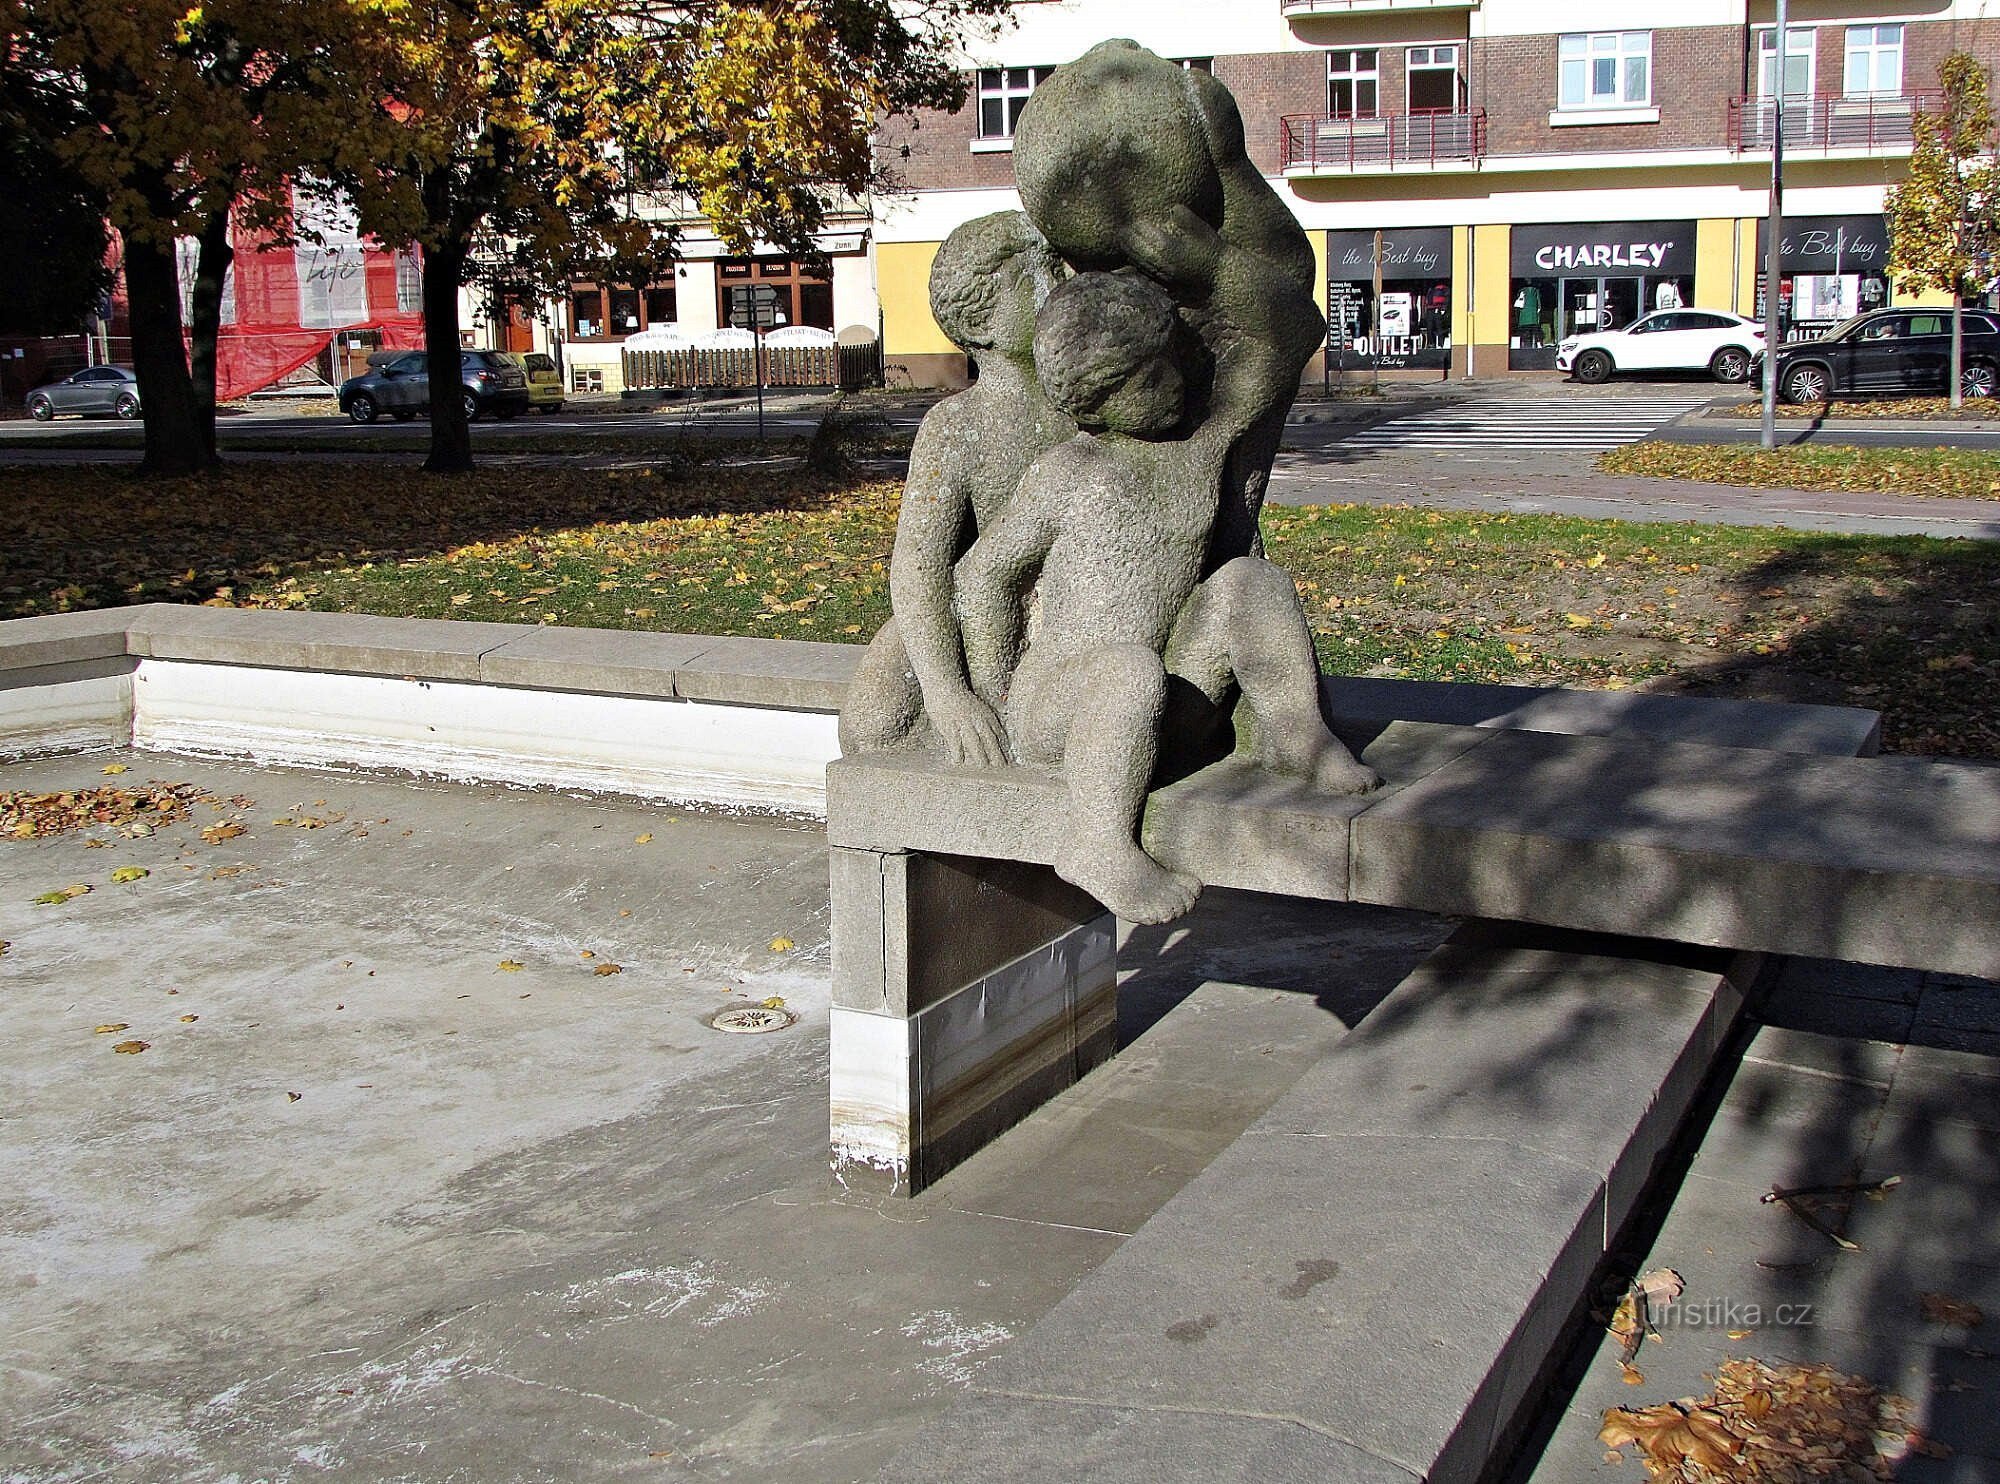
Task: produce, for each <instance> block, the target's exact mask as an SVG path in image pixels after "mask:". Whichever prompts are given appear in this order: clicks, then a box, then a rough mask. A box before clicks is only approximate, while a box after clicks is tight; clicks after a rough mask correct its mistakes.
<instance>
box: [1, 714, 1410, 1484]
mask: <svg viewBox="0 0 2000 1484" xmlns="http://www.w3.org/2000/svg"><path fill="white" fill-rule="evenodd" d="M121 764H122V765H124V766H125V767H126V768H127V771H125V772H123V773H107V771H106V769H107V765H108V766H110V767H116V766H118V765H121ZM152 780H158V781H160V782H165V783H174V784H182V783H185V784H194V785H199V786H200V787H201V788H203V789H205V790H207V791H208V792H209V794H210V795H212V796H213V798H214V801H215V802H213V803H198V804H196V805H195V807H194V808H193V810H192V812H191V814H190V815H189V817H188V818H187V819H186V820H185V821H184V822H182V823H179V824H175V825H172V826H168V827H163V828H161V829H159V830H158V831H157V832H156V833H154V834H152V835H151V836H148V837H143V838H132V837H129V836H126V835H124V834H121V833H119V832H117V831H116V830H113V829H109V828H101V827H100V828H92V829H82V830H77V831H73V832H70V833H66V834H63V835H61V836H59V837H55V838H48V839H38V840H18V839H0V940H6V941H7V942H8V944H9V946H8V947H7V948H6V950H5V951H4V953H3V954H0V1016H4V1022H0V1023H4V1027H5V1036H4V1039H0V1479H4V1480H5V1481H7V1484H50V1481H71V1480H77V1481H80V1480H98V1479H105V1480H148V1481H150V1480H166V1479H174V1480H182V1479H185V1480H201V1481H222V1480H230V1479H235V1480H243V1481H248V1480H274V1481H275V1480H306V1479H322V1478H327V1479H352V1480H426V1481H430V1480H438V1481H442V1480H473V1481H501V1480H562V1481H573V1480H597V1479H614V1478H635V1479H648V1480H654V1479H676V1478H718V1479H720V1478H727V1479H733V1480H787V1481H819V1480H847V1479H862V1478H867V1477H869V1476H871V1475H872V1474H873V1473H874V1472H875V1470H876V1469H877V1468H878V1466H879V1465H880V1464H881V1463H882V1462H883V1461H884V1460H885V1459H887V1458H888V1457H889V1455H890V1454H892V1453H893V1452H894V1451H895V1450H896V1449H897V1448H898V1447H899V1446H901V1445H902V1444H903V1443H904V1442H905V1441H907V1440H908V1438H909V1436H910V1434H911V1432H912V1431H913V1429H914V1428H915V1427H916V1425H917V1424H918V1423H919V1422H921V1421H922V1420H923V1419H924V1418H926V1417H928V1416H930V1415H932V1414H934V1413H936V1412H938V1411H940V1410H942V1409H944V1408H946V1407H948V1406H949V1405H950V1404H951V1403H952V1401H953V1398H954V1396H955V1394H956V1392H957V1391H958V1389H959V1388H960V1387H961V1386H963V1384H964V1383H965V1382H966V1381H967V1380H968V1379H969V1378H970V1376H971V1374H972V1372H973V1370H974V1369H975V1368H976V1367H977V1366H978V1365H979V1363H980V1361H981V1360H982V1358H983V1357H985V1356H987V1355H989V1354H991V1353H993V1352H994V1351H995V1350H997V1349H998V1348H999V1347H1001V1346H1004V1345H1005V1344H1006V1343H1007V1342H1008V1341H1009V1340H1010V1339H1011V1338H1012V1337H1013V1336H1015V1335H1018V1334H1020V1333H1021V1332H1022V1331H1023V1330H1025V1329H1026V1328H1027V1327H1028V1326H1029V1325H1030V1324H1032V1323H1033V1322H1034V1321H1035V1320H1036V1319H1037V1318H1038V1317H1039V1316H1040V1315H1041V1314H1042V1313H1043V1312H1045V1311H1046V1310H1047V1309H1048V1308H1049V1307H1050V1306H1051V1305H1053V1304H1054V1303H1055V1302H1056V1301H1057V1300H1058V1299H1059V1298H1061V1297H1062V1296H1063V1295H1064V1294H1065V1293H1066V1292H1068V1291H1069V1290H1070V1289H1071V1288H1072V1287H1073V1286H1074V1285H1075V1284H1076V1283H1077V1282H1078V1280H1079V1279H1080V1278H1082V1277H1083V1276H1084V1275H1085V1274H1087V1273H1089V1272H1090V1270H1091V1269H1092V1268H1093V1267H1095V1266H1096V1265H1097V1264H1098V1263H1099V1262H1101V1261H1102V1260H1103V1259H1104V1257H1105V1256H1106V1255H1108V1254H1109V1253H1110V1252H1111V1251H1112V1250H1113V1249H1114V1248H1115V1247H1116V1246H1117V1244H1118V1243H1119V1242H1120V1241H1121V1240H1122V1239H1123V1237H1124V1236H1125V1235H1127V1234H1129V1233H1130V1232H1131V1231H1133V1230H1134V1229H1136V1227H1137V1226H1138V1225H1139V1223H1141V1222H1142V1221H1144V1220H1145V1219H1146V1218H1147V1217H1148V1216H1149V1215H1150V1214H1151V1213H1152V1212H1153V1211H1155V1210H1157V1209H1158V1208H1159V1206H1160V1205H1162V1204H1163V1203H1164V1202H1165V1201H1166V1200H1167V1199H1168V1198H1169V1197H1171V1196H1172V1195H1173V1194H1174V1193H1175V1192H1176V1191H1177V1190H1179V1189H1180V1188H1181V1186H1182V1185H1184V1184H1185V1183H1186V1182H1187V1181H1188V1180H1189V1179H1191V1178H1192V1177H1193V1175H1194V1174H1195V1173H1197V1172H1198V1171H1199V1170H1200V1169H1201V1168H1202V1167H1203V1166H1204V1165H1205V1164H1206V1163H1208V1161H1209V1160H1210V1159H1212V1158H1213V1157H1214V1156H1215V1154H1216V1153H1218V1152H1219V1151H1220V1150H1221V1149H1222V1148H1224V1147H1225V1146H1226V1145H1227V1144H1228V1143H1229V1142H1230V1141H1231V1140H1232V1139H1233V1138H1234V1137H1235V1136H1236V1135H1237V1134H1238V1133H1239V1132H1240V1131H1241V1130H1242V1129H1243V1128H1244V1127H1245V1126H1246V1125H1247V1124H1249V1123H1250V1122H1251V1121H1252V1120H1253V1119H1255V1118H1256V1117H1257V1116H1258V1115H1259V1114H1261V1113H1262V1112H1263V1111H1264V1110H1265V1109H1266V1108H1268V1107H1269V1106H1270V1105H1271V1104H1272V1103H1273V1102H1274V1101H1275V1100H1276V1099H1277V1098H1278V1097H1279V1096H1280V1095H1281V1094H1282V1093H1283V1092H1284V1091H1285V1089H1286V1088H1287V1087H1289V1086H1290V1085H1291V1083H1292V1082H1293V1081H1295V1080H1296V1078H1297V1077H1298V1076H1299V1074H1300V1073H1301V1072H1303V1071H1304V1070H1305V1069H1306V1068H1307V1067H1308V1066H1310V1065H1311V1064H1312V1063H1313V1062H1314V1061H1315V1060H1317V1059H1318V1058H1319V1057H1320V1056H1321V1055H1323V1054H1324V1052H1325V1051H1326V1050H1327V1049H1328V1048H1329V1047H1330V1046H1331V1045H1332V1044H1333V1043H1334V1042H1335V1041H1336V1040H1337V1039H1338V1038H1339V1037H1340V1036H1341V1035H1342V1034H1343V1033H1344V1030H1345V1028H1346V1027H1347V1026H1348V1025H1350V1024H1352V1023H1353V1022H1354V1021H1355V1020H1357V1019H1358V1018H1359V1017H1360V1016H1362V1015H1363V1014H1365V1013H1366V1012H1367V1010H1368V1008H1369V1007H1370V1006H1371V1005H1372V1004H1374V1003H1375V1002H1376V1001H1377V1000H1379V998H1380V997H1381V996H1382V995H1384V994H1386V993H1387V992H1388V990H1389V989H1391V988H1392V987H1393V986H1394V985H1395V984H1396V983H1397V981H1398V980H1399V979H1400V978H1402V976H1403V975H1404V974H1405V973H1406V972H1408V971H1409V969H1410V968H1411V967H1413V966H1414V965H1415V964H1416V963H1417V961H1418V960H1420V959H1421V958H1422V957H1423V956H1424V955H1425V954H1426V953H1427V952H1429V951H1430V949H1431V948H1432V947H1434V946H1435V945H1436V944H1437V943H1438V942H1440V941H1441V940H1442V939H1443V937H1444V936H1445V933H1446V931H1447V925H1446V924H1444V923H1442V922H1440V921H1438V920H1436V919H1430V918H1424V917H1419V916H1415V915H1410V914H1397V913H1391V912H1386V911H1381V910H1372V909H1330V908H1327V907H1325V906H1323V905H1320V904H1315V903H1304V902H1299V903H1293V902H1284V901H1279V900H1274V899H1265V898H1258V897H1250V896H1243V895H1234V894H1230V893H1224V892H1217V893H1214V894H1212V899H1211V900H1209V901H1207V902H1205V903H1204V905H1203V907H1202V908H1201V909H1200V911H1199V912H1198V913H1197V914H1196V915H1195V916H1194V917H1193V918H1191V919H1189V920H1188V921H1186V922H1184V923H1181V924H1177V925H1176V926H1175V927H1174V928H1173V929H1171V930H1147V931H1144V932H1142V933H1140V934H1135V935H1134V936H1132V937H1131V938H1130V939H1128V941H1127V942H1126V943H1125V945H1124V947H1123V949H1122V950H1121V955H1120V957H1121V971H1122V974H1123V976H1124V982H1123V985H1122V987H1121V994H1120V1016H1121V1027H1122V1030H1123V1036H1124V1039H1125V1040H1126V1041H1127V1042H1129V1043H1132V1044H1129V1045H1128V1047H1127V1049H1126V1050H1125V1051H1124V1052H1123V1053H1122V1054H1121V1055H1120V1056H1119V1057H1118V1058H1117V1059H1116V1060H1115V1061H1114V1062H1113V1063H1112V1064H1110V1065H1109V1066H1107V1067H1105V1068H1103V1069H1101V1070H1100V1071H1098V1072H1097V1073H1095V1074H1093V1075H1092V1076H1091V1077H1090V1078H1088V1079H1086V1081H1085V1082H1083V1083H1082V1084H1080V1085H1079V1086H1077V1087H1075V1088H1073V1089H1071V1090H1070V1091H1069V1092H1068V1093H1066V1094H1064V1095H1063V1096H1062V1097H1061V1098H1059V1099H1058V1100H1057V1101H1056V1102H1055V1103H1053V1104H1051V1105H1050V1106H1049V1107H1047V1108H1045V1109H1043V1110H1042V1111H1040V1112H1038V1113H1037V1114H1036V1115H1035V1117H1034V1119H1033V1120H1032V1121H1031V1122H1030V1123H1029V1124H1027V1125H1024V1126H1023V1127H1022V1128H1020V1129H1017V1130H1016V1131H1014V1133H1012V1134H1010V1135H1009V1136H1008V1137H1007V1138H1005V1139H1003V1140H1001V1141H1000V1142H999V1143H997V1144H996V1145H994V1146H992V1147H990V1148H989V1149H987V1150H985V1151H984V1152H982V1153H981V1154H979V1155H978V1156H976V1157H975V1158H974V1159H973V1160H971V1161H970V1162H969V1163H968V1164H966V1165H965V1166H963V1167H962V1168H961V1169H959V1170H958V1171H955V1172H954V1173H953V1174H952V1175H951V1176H950V1177H948V1178H947V1179H945V1180H944V1181H943V1182H942V1183H940V1184H939V1185H937V1186H935V1187H933V1188H932V1189H931V1190H930V1191H928V1192H926V1193H925V1194H924V1195H923V1196H921V1197H919V1198H917V1199H915V1200H881V1199H875V1198H869V1197H863V1196H860V1195H857V1194H850V1193H847V1192H844V1191H842V1190H840V1189H839V1188H838V1187H836V1186H835V1185H834V1184H833V1183H832V1181H831V1178H830V1176H829V1175H828V1173H827V1170H826V1027H827V997H828V974H827V911H828V908H827V876H826V847H825V840H824V836H823V834H822V832H821V831H820V830H819V829H818V828H817V827H816V826H814V825H811V824H807V823H802V822H799V821H792V820H784V819H765V818H746V817H741V816H729V817H725V816H721V815H715V814H705V813H702V812H700V811H696V810H691V809H684V808H671V807H662V806H657V805H648V804H642V803H637V802H632V801H621V800H615V799H606V798H587V799H586V798H577V797H570V796H562V795H555V794H548V793H536V792H529V791H522V790H509V789H503V788H486V787H469V786H460V785H448V784H433V783H423V782H415V781H410V780H406V779H390V778H379V777H370V776H365V775H347V774H343V775H329V774H320V773H311V772H304V771H295V770H277V769H258V768H249V767H237V766H230V765H224V764H218V763H214V762H206V761H195V760H190V759H185V758H178V757H173V756H165V755H160V754H131V753H120V754H115V755H114V754H104V753H97V754H92V755H89V756H72V757H62V758H51V759H43V760H39V761H33V762H23V763H14V764H9V765H6V766H0V791H23V792H33V791H54V790H64V789H82V788H95V787H127V786H133V787H136V786H143V785H145V784H146V783H148V782H149V781H152ZM231 821H235V822H240V823H241V825H242V826H243V832H242V833H241V834H231V833H230V832H228V831H227V830H217V829H212V828H211V829H209V832H208V834H207V835H206V836H204V834H203V830H204V828H205V827H212V826H216V825H222V824H226V823H229V822H231ZM93 842H98V843H95V844H93ZM131 867H138V868H142V869H143V870H145V871H147V872H148V873H149V874H147V875H146V876H144V877H143V878H140V879H137V880H130V881H126V882H122V883H120V882H116V881H114V880H113V873H114V872H118V871H121V870H124V869H125V868H131ZM79 885H87V886H89V887H91V890H90V892H89V893H88V894H82V895H77V896H74V897H73V898H71V899H69V900H67V901H65V902H63V903H60V904H51V905H37V904H35V903H34V898H36V897H37V896H40V895H42V894H44V893H49V892H61V891H62V890H64V889H65V888H69V887H71V886H79ZM614 966H615V968H616V970H617V971H616V972H608V971H609V970H611V969H613V967H614ZM774 998H776V999H782V1000H783V1002H784V1004H783V1008H784V1009H785V1010H787V1011H790V1012H792V1013H794V1014H796V1015H797V1016H798V1017H799V1018H798V1020H797V1023H796V1024H794V1025H792V1026H790V1027H789V1028H787V1029H783V1030H778V1031H774V1032H770V1033H766V1034H755V1035H740V1034H723V1033H721V1032H718V1031H716V1030H713V1029H711V1028H710V1027H709V1025H708V1023H707V1022H708V1017H710V1016H711V1015H712V1014H713V1013H714V1012H716V1011H718V1010H720V1009H723V1008H725V1007H728V1006H732V1005H734V1006H748V1005H754V1004H756V1003H757V1002H759V1001H764V1000H767V999H774ZM107 1027H115V1029H107ZM130 1043H144V1047H145V1049H143V1050H138V1051H132V1050H126V1051H120V1050H119V1049H118V1048H119V1047H120V1046H121V1045H128V1044H130Z"/></svg>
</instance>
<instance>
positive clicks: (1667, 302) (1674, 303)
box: [1653, 278, 1681, 309]
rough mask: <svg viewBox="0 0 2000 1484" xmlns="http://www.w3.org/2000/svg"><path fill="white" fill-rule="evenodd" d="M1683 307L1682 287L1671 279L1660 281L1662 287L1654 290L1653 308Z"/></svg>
mask: <svg viewBox="0 0 2000 1484" xmlns="http://www.w3.org/2000/svg"><path fill="white" fill-rule="evenodd" d="M1680 307H1681V286H1680V285H1679V284H1677V283H1675V282H1674V281H1673V280H1672V279H1671V278H1663V279H1661V280H1660V286H1659V287H1658V288H1656V289H1654V290H1653V308H1655V309H1679V308H1680Z"/></svg>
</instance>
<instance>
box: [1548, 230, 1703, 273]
mask: <svg viewBox="0 0 2000 1484" xmlns="http://www.w3.org/2000/svg"><path fill="white" fill-rule="evenodd" d="M1512 256H1513V260H1514V274H1515V276H1516V277H1521V278H1527V277H1532V276H1535V275H1546V276H1548V277H1555V278H1562V277H1572V276H1595V275H1597V274H1601V273H1625V274H1643V275H1646V276H1655V275H1677V274H1684V273H1692V272H1694V228H1693V225H1692V224H1691V223H1688V222H1602V223H1578V224H1576V225H1570V226H1554V227H1516V228H1514V234H1513V253H1512Z"/></svg>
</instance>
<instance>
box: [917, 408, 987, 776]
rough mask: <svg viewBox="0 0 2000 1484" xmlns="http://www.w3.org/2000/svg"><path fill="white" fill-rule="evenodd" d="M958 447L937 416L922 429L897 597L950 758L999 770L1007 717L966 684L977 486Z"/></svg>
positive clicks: (927, 702)
mask: <svg viewBox="0 0 2000 1484" xmlns="http://www.w3.org/2000/svg"><path fill="white" fill-rule="evenodd" d="M951 443H952V440H951V438H950V437H949V435H948V432H947V430H946V429H945V428H944V427H943V425H942V423H941V421H940V420H939V419H938V418H937V416H936V414H935V413H933V415H932V416H931V417H929V418H926V419H925V420H924V424H923V426H922V427H921V428H919V429H918V430H917V439H916V443H915V445H914V446H913V447H912V448H911V450H910V477H909V480H908V482H907V483H906V484H905V486H904V489H903V504H902V509H901V511H900V513H899V514H898V515H897V518H896V549H895V553H894V555H893V556H892V557H891V558H890V561H889V597H890V601H891V602H892V603H893V604H894V607H895V612H896V622H897V626H898V628H899V629H900V630H901V632H902V638H903V646H904V648H905V650H907V652H908V654H909V657H910V668H911V670H913V671H914V672H915V673H916V677H917V686H918V689H919V690H921V691H922V693H923V698H924V711H925V714H926V715H928V716H929V718H930V720H931V725H932V727H933V728H934V729H935V731H936V732H937V736H938V742H939V745H940V747H941V748H942V750H943V753H944V756H945V757H946V759H947V760H949V761H951V762H959V763H983V764H986V765H989V766H993V765H998V764H1000V763H1004V762H1005V761H1006V760H1007V753H1006V747H1005V745H1004V744H1003V742H1002V740H1001V727H1000V722H999V718H997V717H996V716H995V715H994V714H993V711H992V708H991V707H989V706H987V705H986V703H985V702H983V701H981V700H980V699H979V697H977V696H976V695H974V694H973V692H972V688H971V686H970V685H968V684H967V682H966V666H965V659H964V654H963V650H962V647H961V642H960V639H959V629H958V616H957V613H956V612H955V611H954V609H953V607H952V563H953V562H955V561H956V560H957V559H958V554H959V542H960V540H961V538H962V535H963V533H964V532H965V530H966V527H967V525H968V523H969V522H970V521H971V519H972V501H971V493H970V482H969V481H968V480H966V479H964V478H963V477H960V476H959V475H958V473H957V471H956V470H955V469H954V467H953V465H954V454H953V452H952V451H951ZM958 457H963V455H958Z"/></svg>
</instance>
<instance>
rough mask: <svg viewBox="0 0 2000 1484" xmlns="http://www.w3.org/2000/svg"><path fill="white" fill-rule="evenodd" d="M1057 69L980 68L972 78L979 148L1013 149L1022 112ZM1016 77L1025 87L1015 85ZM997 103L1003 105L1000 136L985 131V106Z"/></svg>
mask: <svg viewBox="0 0 2000 1484" xmlns="http://www.w3.org/2000/svg"><path fill="white" fill-rule="evenodd" d="M1055 70H1056V69H1055V67H1054V66H1053V65H1050V66H1046V67H981V68H979V69H978V71H977V72H976V73H975V74H974V75H973V80H972V81H973V93H974V99H975V105H974V106H975V107H976V108H977V109H978V112H977V113H976V114H975V115H974V118H975V120H976V121H977V124H978V129H979V133H978V140H977V142H978V143H979V144H987V145H1004V146H1005V147H1007V148H1012V147H1013V143H1014V127H1015V125H1016V124H1018V123H1019V122H1020V118H1021V110H1022V109H1023V108H1025V107H1027V104H1028V99H1029V98H1030V97H1032V96H1033V95H1034V91H1035V89H1036V88H1038V87H1040V86H1041V85H1042V84H1043V83H1045V82H1047V81H1048V80H1049V74H1050V73H1052V72H1054V71H1055ZM1017 76H1025V77H1026V79H1027V81H1026V82H1025V83H1023V82H1018V81H1016V78H1017ZM989 102H997V103H999V105H1000V122H1001V128H1000V130H999V131H998V132H993V131H989V130H988V129H987V127H986V105H987V104H988V103H989Z"/></svg>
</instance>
